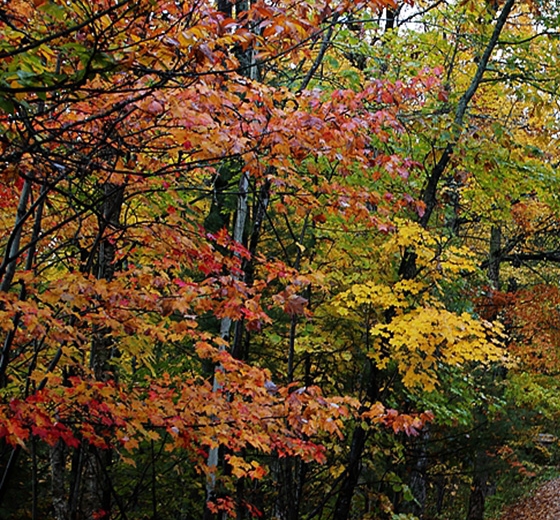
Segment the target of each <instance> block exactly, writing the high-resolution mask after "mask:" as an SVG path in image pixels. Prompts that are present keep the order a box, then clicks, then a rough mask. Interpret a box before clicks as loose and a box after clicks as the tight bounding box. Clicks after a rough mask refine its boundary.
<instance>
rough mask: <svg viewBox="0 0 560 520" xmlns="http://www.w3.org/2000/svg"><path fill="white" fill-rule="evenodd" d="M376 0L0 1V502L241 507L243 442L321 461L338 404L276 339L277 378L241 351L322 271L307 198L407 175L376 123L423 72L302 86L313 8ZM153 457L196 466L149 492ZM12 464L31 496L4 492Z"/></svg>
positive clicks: (388, 122)
mask: <svg viewBox="0 0 560 520" xmlns="http://www.w3.org/2000/svg"><path fill="white" fill-rule="evenodd" d="M386 5H387V8H388V9H389V8H392V7H394V6H393V5H392V3H391V2H389V1H388V2H387V3H386V4H385V3H384V2H379V1H374V2H345V1H342V2H330V1H328V0H324V1H319V2H297V3H291V2H282V1H279V2H274V3H261V2H236V3H233V2H228V1H219V2H218V3H217V4H215V3H213V2H209V1H185V2H172V1H170V2H167V1H165V2H157V3H156V2H153V1H150V0H141V1H139V2H138V1H135V2H132V1H130V0H121V1H119V2H109V1H97V2H79V1H78V2H70V3H68V2H64V1H58V0H47V1H41V0H39V1H33V2H30V1H24V0H16V1H13V2H11V3H10V4H9V5H8V4H6V5H4V6H3V7H2V11H1V13H0V24H1V28H2V33H3V40H2V43H1V44H0V63H1V65H0V109H1V114H0V143H1V146H2V159H3V161H2V164H3V170H2V187H1V190H2V191H1V195H2V199H1V203H0V204H1V207H2V213H1V218H0V250H1V254H2V259H1V263H0V316H1V318H2V319H1V322H0V329H1V331H2V344H1V352H0V391H1V394H2V403H1V404H0V437H1V448H2V463H3V464H2V465H3V470H2V476H1V477H0V499H2V503H3V504H5V505H3V507H4V510H5V511H6V515H8V514H11V511H14V510H15V511H17V512H16V513H15V514H16V515H17V514H19V515H22V514H24V513H23V512H22V511H23V510H29V515H30V516H31V517H33V518H39V517H42V516H45V515H48V514H51V515H52V516H54V517H55V518H57V519H66V518H126V517H130V515H131V514H134V515H136V514H138V515H140V514H144V512H145V511H149V514H151V515H152V516H153V517H154V518H155V517H157V516H158V515H159V514H164V515H170V514H175V515H182V517H187V516H186V515H187V514H186V513H184V511H185V508H193V511H196V513H192V516H193V517H200V516H201V515H202V514H203V509H204V511H205V513H204V514H206V515H208V516H211V515H212V514H214V513H215V512H216V511H218V510H223V511H226V512H228V511H233V510H236V511H237V513H236V514H237V515H238V516H240V517H243V516H244V515H246V514H249V513H251V512H252V511H256V510H254V509H253V505H251V504H250V503H249V501H248V500H247V496H248V493H243V490H242V489H241V490H240V487H239V486H238V489H237V492H236V491H235V490H234V489H233V487H234V486H235V483H236V482H237V483H238V484H239V483H242V482H243V481H245V480H248V479H249V480H250V479H254V480H259V479H261V478H263V477H264V476H265V474H266V473H267V469H266V465H265V464H263V462H262V460H257V458H256V455H257V454H261V455H262V454H269V455H274V458H276V459H277V458H278V457H280V458H281V457H290V458H291V457H296V458H300V459H302V460H304V461H313V460H314V461H319V462H320V461H323V460H324V459H325V449H324V448H323V447H322V446H321V445H320V444H318V439H320V438H321V435H322V436H323V438H324V436H325V434H327V435H331V434H335V435H337V436H339V435H341V427H342V422H341V421H342V419H343V418H344V417H345V416H348V415H350V414H353V413H358V412H357V411H356V410H355V409H356V407H357V404H356V403H355V402H354V401H353V400H352V399H351V398H350V397H348V396H342V397H339V398H331V399H326V398H324V397H323V396H322V395H321V391H320V390H319V389H318V388H317V387H315V386H310V385H306V386H301V385H298V383H296V382H294V374H295V371H294V353H293V346H294V345H293V344H292V345H291V347H290V348H291V350H290V352H291V354H290V355H289V356H288V359H287V367H288V369H287V374H288V377H283V376H281V375H279V376H276V375H275V374H272V373H271V372H270V371H269V370H267V369H263V368H259V367H258V366H253V365H251V364H249V363H248V362H247V360H248V359H250V356H249V355H248V353H247V349H248V346H249V345H250V342H249V341H248V340H247V338H249V337H250V334H252V333H257V332H259V331H261V330H263V328H265V327H267V326H268V325H269V324H270V323H271V321H272V317H273V316H276V315H279V314H280V315H283V316H287V317H288V320H291V323H292V326H293V327H295V324H296V322H297V317H298V316H308V315H309V312H310V311H309V309H308V306H307V303H308V302H307V299H306V298H305V297H304V296H303V293H304V292H305V291H306V290H307V289H308V288H309V287H310V286H311V285H312V284H316V285H319V286H320V285H321V284H322V283H323V282H322V276H321V274H320V273H319V272H318V270H317V269H315V268H314V269H304V268H303V263H302V260H303V256H302V254H303V252H304V250H305V246H304V245H303V244H302V241H303V240H304V239H306V238H307V232H308V231H309V230H310V229H312V227H313V226H311V224H313V225H315V224H321V223H324V222H325V221H326V217H325V215H324V210H325V207H327V208H329V212H330V213H332V215H333V217H332V218H336V219H339V220H340V221H341V222H343V223H344V222H348V223H350V224H352V225H353V224H354V223H355V222H356V221H357V220H358V219H359V220H360V222H362V223H363V224H364V225H366V226H367V227H368V228H369V229H381V230H385V231H386V230H388V229H391V223H390V220H391V218H390V217H391V212H392V211H393V206H394V204H393V199H392V198H391V197H387V196H385V194H384V193H380V192H379V191H378V190H377V187H376V185H375V182H374V181H375V180H376V179H378V178H379V176H380V175H386V176H387V177H388V178H400V177H407V171H406V170H407V168H408V167H409V164H408V163H407V162H406V158H399V157H397V156H396V155H395V154H385V153H383V151H382V150H381V149H380V148H379V147H378V146H377V145H376V139H379V140H381V141H384V140H386V139H387V137H386V136H387V135H388V133H389V132H399V131H400V128H401V126H400V123H399V122H398V119H397V105H398V103H399V102H406V100H413V99H414V98H415V97H417V96H420V95H422V93H423V92H424V91H425V90H427V89H429V87H430V85H427V84H426V83H425V82H423V81H422V79H412V80H411V81H410V82H408V83H402V82H400V83H399V84H391V83H390V82H385V81H381V80H377V79H375V80H368V81H366V82H364V84H363V85H361V87H360V88H358V89H349V88H340V89H337V90H336V91H329V92H328V94H327V95H325V94H323V93H322V92H321V91H320V90H317V89H311V88H309V87H311V86H313V84H312V80H313V78H314V77H315V75H316V74H318V71H319V70H320V68H321V66H322V61H323V59H324V56H325V49H326V48H327V47H328V46H329V44H330V38H331V36H332V30H333V27H334V26H335V25H336V24H337V23H343V21H344V20H351V19H352V17H354V16H355V15H356V14H357V13H361V14H362V15H365V14H368V13H369V14H370V15H371V14H375V13H377V12H379V11H380V10H383V9H384V8H385V6H386ZM423 75H424V76H425V75H426V73H423ZM285 77H289V78H291V79H290V82H291V83H292V84H289V85H285V83H286V81H285V80H284V78H285ZM290 82H288V83H290ZM433 84H434V83H433V82H432V84H431V85H433ZM294 85H295V86H294ZM389 91H392V92H393V95H388V92H389ZM396 92H398V93H399V95H398V99H399V100H400V101H396V99H397V97H395V95H394V93H396ZM376 136H377V137H376ZM359 175H363V176H364V177H366V178H371V180H372V181H373V182H372V183H369V184H367V183H366V184H365V185H360V184H359V183H356V182H354V180H355V179H356V177H357V176H359ZM248 201H249V202H250V203H249V202H248ZM397 202H398V203H399V204H402V200H401V199H399V198H397ZM399 204H397V208H398V207H400V206H399ZM265 224H266V227H267V229H268V235H267V237H266V239H267V240H268V242H267V245H266V247H264V246H263V247H260V246H259V244H260V242H262V241H263V237H262V236H261V235H262V232H261V231H262V228H263V227H264V226H265ZM343 225H344V224H343ZM297 228H299V229H300V234H299V235H298V234H297V233H295V232H294V230H295V229H297ZM271 236H272V237H273V239H271V238H270V237H271ZM286 236H288V237H291V238H289V239H288V242H289V243H288V244H286V243H285V242H286ZM298 236H301V237H302V238H301V239H298ZM232 324H235V325H234V327H233V328H232ZM294 330H295V329H294ZM244 338H245V339H244ZM229 347H231V349H229ZM255 359H256V360H257V361H259V359H258V357H257V356H255ZM260 361H262V360H260ZM262 364H263V365H264V364H266V363H264V362H263V363H262ZM214 367H216V368H214ZM212 378H215V381H216V382H215V384H212ZM274 380H276V381H277V383H278V384H276V383H275V382H274ZM284 383H287V384H284ZM359 413H363V414H369V415H364V417H366V418H367V420H368V421H370V422H372V423H380V422H381V423H383V422H386V423H387V424H393V425H394V426H393V427H394V429H395V431H398V430H400V429H407V428H409V429H410V428H412V427H411V426H410V424H412V423H414V425H415V428H419V427H420V426H421V421H420V420H419V419H413V418H410V419H405V420H402V421H401V422H400V423H399V422H398V421H396V416H395V413H394V412H391V413H390V414H388V415H387V414H386V413H385V410H384V408H383V406H381V405H379V404H375V403H366V404H365V405H364V403H362V406H361V408H360V410H359ZM407 421H409V422H407ZM317 436H318V437H317ZM215 449H218V450H219V452H220V468H219V469H218V468H216V467H215V466H214V465H212V464H210V463H209V461H208V453H209V451H211V450H215ZM134 465H138V466H139V467H138V469H137V470H136V471H135V470H133V469H132V468H131V466H134ZM169 469H172V470H173V471H175V472H176V473H177V474H178V475H179V476H180V478H184V479H187V480H189V481H191V480H192V481H196V482H197V484H196V485H192V486H190V488H189V495H188V497H187V496H185V497H181V498H178V499H177V500H172V501H170V503H166V502H165V500H164V498H163V497H162V493H164V492H165V490H166V489H167V488H166V487H165V486H166V485H167V484H165V485H164V484H161V485H160V484H158V482H159V480H160V477H159V475H158V472H159V471H168V470H169ZM47 472H49V473H50V475H51V476H50V482H51V485H50V488H49V486H48V485H47V484H45V482H46V480H47V479H46V478H45V475H46V473H47ZM218 472H219V473H220V474H221V477H223V478H222V479H221V485H220V486H218V487H215V486H214V484H213V485H212V486H211V488H210V490H211V493H210V495H209V496H208V497H206V498H205V497H204V486H203V485H202V483H203V482H204V480H205V478H206V475H211V476H210V477H209V478H210V480H212V481H213V479H215V478H216V473H218ZM196 474H198V475H199V476H197V477H195V475H196ZM22 479H23V481H29V482H31V486H30V489H27V490H26V491H22V492H23V493H24V495H25V496H29V497H30V499H29V501H28V502H26V503H25V504H23V503H22V502H21V501H20V502H19V503H17V504H14V503H13V501H11V495H10V493H9V491H10V490H14V489H18V486H20V485H21V482H22ZM130 482H132V484H130ZM147 490H149V493H148V492H147ZM176 490H177V489H176V488H175V492H176ZM20 491H21V490H20ZM259 492H260V491H259ZM233 496H235V497H236V499H235V500H233V498H232V497H233ZM146 497H149V498H146ZM257 498H258V497H257ZM255 501H256V502H258V500H255ZM25 514H27V513H25Z"/></svg>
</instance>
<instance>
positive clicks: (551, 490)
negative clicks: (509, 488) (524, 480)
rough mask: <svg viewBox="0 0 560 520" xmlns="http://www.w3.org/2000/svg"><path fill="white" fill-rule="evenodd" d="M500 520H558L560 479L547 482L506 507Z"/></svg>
mask: <svg viewBox="0 0 560 520" xmlns="http://www.w3.org/2000/svg"><path fill="white" fill-rule="evenodd" d="M500 520H560V478H555V479H553V480H549V481H548V482H546V483H544V484H543V485H542V486H539V487H538V488H536V489H535V490H534V491H532V492H531V493H530V494H529V495H527V496H525V497H523V498H522V499H520V500H519V501H518V502H516V503H515V504H513V505H511V506H509V507H507V508H506V509H505V511H504V513H503V514H502V515H501V516H500Z"/></svg>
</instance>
